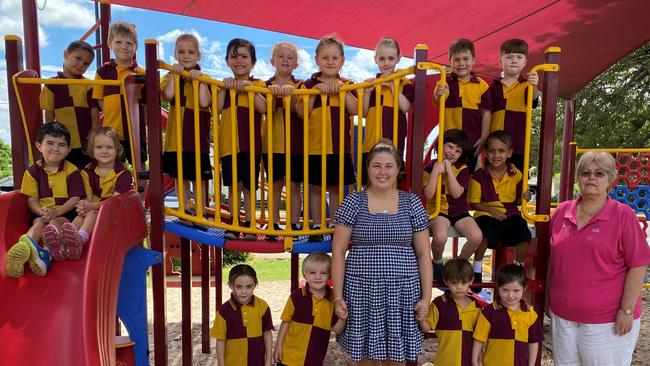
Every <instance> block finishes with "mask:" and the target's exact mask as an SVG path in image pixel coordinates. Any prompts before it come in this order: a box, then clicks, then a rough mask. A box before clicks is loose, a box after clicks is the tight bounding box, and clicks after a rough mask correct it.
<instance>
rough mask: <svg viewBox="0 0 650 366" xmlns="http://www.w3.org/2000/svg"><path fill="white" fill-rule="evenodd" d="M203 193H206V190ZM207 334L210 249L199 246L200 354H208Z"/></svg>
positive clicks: (208, 342) (208, 326) (208, 331)
mask: <svg viewBox="0 0 650 366" xmlns="http://www.w3.org/2000/svg"><path fill="white" fill-rule="evenodd" d="M206 188H207V187H206ZM204 192H207V190H206V191H204ZM209 333H210V247H209V246H207V245H205V244H201V352H203V353H210V334H209Z"/></svg>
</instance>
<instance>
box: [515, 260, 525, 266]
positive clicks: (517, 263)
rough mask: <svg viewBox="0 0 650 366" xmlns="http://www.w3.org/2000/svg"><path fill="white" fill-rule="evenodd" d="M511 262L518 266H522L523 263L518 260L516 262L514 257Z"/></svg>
mask: <svg viewBox="0 0 650 366" xmlns="http://www.w3.org/2000/svg"><path fill="white" fill-rule="evenodd" d="M512 264H516V265H518V266H522V267H523V266H524V263H523V262H521V263H520V262H517V260H516V259H514V260H513V261H512Z"/></svg>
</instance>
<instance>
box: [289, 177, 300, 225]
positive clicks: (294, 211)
mask: <svg viewBox="0 0 650 366" xmlns="http://www.w3.org/2000/svg"><path fill="white" fill-rule="evenodd" d="M301 210H302V195H301V194H300V183H295V182H291V223H292V224H297V223H298V220H299V219H300V211H301Z"/></svg>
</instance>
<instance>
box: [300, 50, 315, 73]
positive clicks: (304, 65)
mask: <svg viewBox="0 0 650 366" xmlns="http://www.w3.org/2000/svg"><path fill="white" fill-rule="evenodd" d="M314 72H316V64H315V63H314V57H313V56H312V55H310V54H309V53H308V52H307V51H305V50H304V49H302V48H300V49H298V69H296V73H297V74H304V75H306V76H305V77H308V76H309V75H311V74H313V73H314Z"/></svg>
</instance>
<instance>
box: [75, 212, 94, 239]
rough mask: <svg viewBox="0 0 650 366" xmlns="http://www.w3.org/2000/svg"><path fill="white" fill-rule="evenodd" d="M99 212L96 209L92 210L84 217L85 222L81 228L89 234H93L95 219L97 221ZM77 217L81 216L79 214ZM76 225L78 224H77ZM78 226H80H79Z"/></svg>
mask: <svg viewBox="0 0 650 366" xmlns="http://www.w3.org/2000/svg"><path fill="white" fill-rule="evenodd" d="M97 214H98V211H96V210H92V211H89V212H87V213H86V217H85V218H84V220H83V224H82V225H81V230H83V231H85V232H87V233H88V235H90V234H92V232H93V229H94V228H95V221H97ZM77 218H79V216H77ZM77 218H75V221H77ZM73 224H74V222H73ZM75 226H77V225H76V224H75ZM77 228H79V227H78V226H77Z"/></svg>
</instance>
